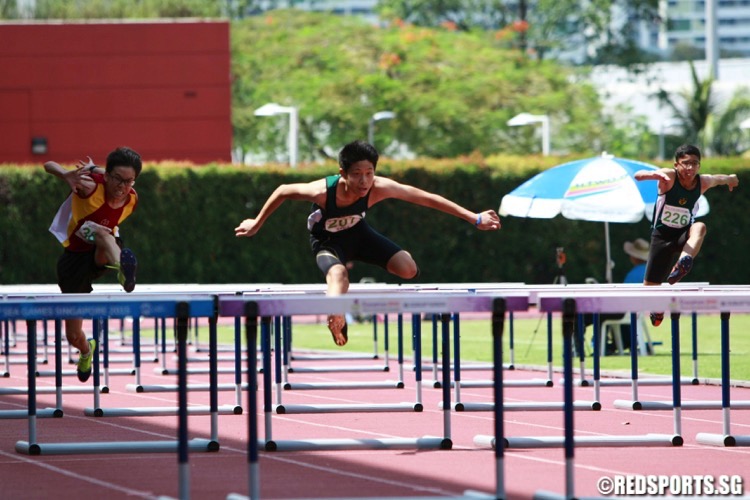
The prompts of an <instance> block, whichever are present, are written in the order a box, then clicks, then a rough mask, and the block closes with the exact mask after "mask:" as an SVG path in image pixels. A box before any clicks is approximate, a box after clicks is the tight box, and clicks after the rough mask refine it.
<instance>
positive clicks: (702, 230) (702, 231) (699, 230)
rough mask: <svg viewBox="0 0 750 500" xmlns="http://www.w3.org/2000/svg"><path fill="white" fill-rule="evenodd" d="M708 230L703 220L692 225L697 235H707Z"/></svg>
mask: <svg viewBox="0 0 750 500" xmlns="http://www.w3.org/2000/svg"><path fill="white" fill-rule="evenodd" d="M707 230H708V228H707V227H706V225H705V224H704V223H703V222H696V223H695V224H693V226H692V231H693V232H694V234H696V235H697V236H705V235H706V231H707Z"/></svg>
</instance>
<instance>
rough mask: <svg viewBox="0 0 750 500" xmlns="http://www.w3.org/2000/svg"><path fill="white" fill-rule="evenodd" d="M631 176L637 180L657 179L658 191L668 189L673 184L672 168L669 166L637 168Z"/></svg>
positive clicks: (662, 191)
mask: <svg viewBox="0 0 750 500" xmlns="http://www.w3.org/2000/svg"><path fill="white" fill-rule="evenodd" d="M633 177H634V178H635V180H637V181H658V190H659V192H660V193H665V192H667V191H669V190H670V189H671V188H672V185H673V184H674V170H673V169H670V168H660V169H659V170H639V171H638V172H636V173H635V174H633Z"/></svg>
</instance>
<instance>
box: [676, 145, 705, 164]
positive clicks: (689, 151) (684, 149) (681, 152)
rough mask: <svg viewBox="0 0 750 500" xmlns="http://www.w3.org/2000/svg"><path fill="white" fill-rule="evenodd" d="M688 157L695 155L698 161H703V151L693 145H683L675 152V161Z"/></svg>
mask: <svg viewBox="0 0 750 500" xmlns="http://www.w3.org/2000/svg"><path fill="white" fill-rule="evenodd" d="M688 155H695V156H697V157H698V160H700V159H701V150H700V149H698V146H693V145H692V144H683V145H682V146H680V147H678V148H677V149H676V150H675V152H674V161H677V160H679V159H680V158H682V157H683V156H688Z"/></svg>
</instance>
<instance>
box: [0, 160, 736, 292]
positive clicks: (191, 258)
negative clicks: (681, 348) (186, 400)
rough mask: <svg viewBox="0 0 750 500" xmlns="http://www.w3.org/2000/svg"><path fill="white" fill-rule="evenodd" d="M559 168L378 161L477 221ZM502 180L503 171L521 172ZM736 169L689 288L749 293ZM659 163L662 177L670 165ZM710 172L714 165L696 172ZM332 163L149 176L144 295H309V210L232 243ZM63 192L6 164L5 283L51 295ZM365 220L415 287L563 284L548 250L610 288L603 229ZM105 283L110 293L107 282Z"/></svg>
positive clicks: (628, 228)
mask: <svg viewBox="0 0 750 500" xmlns="http://www.w3.org/2000/svg"><path fill="white" fill-rule="evenodd" d="M566 160H567V159H562V160H561V159H560V158H526V159H524V160H519V159H517V158H516V159H503V158H489V159H487V160H486V161H485V160H482V159H481V158H461V159H456V160H452V161H448V160H441V161H435V162H433V161H428V160H414V161H410V162H389V161H387V160H384V161H383V162H382V164H381V166H379V167H378V171H379V173H381V174H383V175H388V176H390V177H393V178H394V179H396V180H398V181H401V182H405V183H409V184H413V185H415V186H419V187H421V188H423V189H426V190H429V191H434V192H436V193H439V194H442V195H443V196H446V197H447V198H450V199H452V200H454V201H456V202H458V203H459V204H461V205H464V206H466V207H467V208H470V209H472V210H476V211H479V210H484V209H489V208H493V209H497V208H498V206H499V204H500V200H501V198H502V196H503V195H504V194H506V193H508V192H510V191H511V190H513V189H514V188H515V187H517V186H518V185H519V184H521V183H522V182H523V181H524V180H525V179H527V178H529V177H530V176H531V175H533V174H535V173H536V172H537V171H538V170H539V169H540V168H546V167H548V166H551V165H553V164H558V163H562V162H563V161H566ZM523 163H525V164H526V165H527V167H526V168H525V169H523V168H518V167H515V168H503V164H508V165H510V164H523ZM741 163H742V161H741V160H740V159H737V160H736V161H734V160H731V161H730V160H726V159H724V160H722V161H721V166H722V171H723V172H731V171H737V172H738V175H739V176H740V186H741V187H740V189H739V190H737V191H735V192H733V193H732V194H731V195H730V194H728V193H727V190H726V188H723V187H721V188H715V189H713V190H710V191H709V192H707V193H706V197H707V198H708V200H709V202H710V204H711V213H710V214H709V215H708V216H707V217H705V218H704V220H705V222H706V223H707V225H708V236H707V239H706V242H705V244H704V246H703V249H702V251H701V254H700V256H699V258H698V260H697V265H696V267H695V269H694V271H693V273H692V274H691V276H690V277H691V279H693V280H697V281H709V282H712V283H717V284H739V283H748V282H750V276H748V275H749V274H750V269H749V268H747V267H745V266H741V265H737V263H738V262H743V260H742V258H741V255H742V254H743V253H744V251H745V249H744V247H743V245H742V243H741V238H740V230H741V226H740V225H739V224H738V221H741V220H743V217H742V214H744V213H748V211H750V206H749V207H748V209H749V210H745V206H747V205H748V204H749V202H748V198H747V197H744V196H743V195H742V193H743V190H742V186H744V185H746V183H747V182H749V181H750V176H748V174H747V172H745V171H740V168H741V167H740V165H741ZM665 165H668V163H666V164H665ZM703 169H704V171H705V172H711V171H712V170H711V165H710V161H706V162H705V165H704V167H703ZM336 170H337V168H336V166H335V165H333V164H329V165H324V166H314V167H312V166H303V167H301V168H298V169H295V170H290V169H288V168H283V167H281V166H271V167H267V168H255V167H240V166H232V165H208V166H202V167H191V166H184V165H168V164H158V165H147V166H146V167H145V168H144V171H143V173H142V174H141V176H140V177H139V178H138V182H137V184H136V189H137V190H138V194H139V196H140V204H139V207H138V210H137V211H136V213H135V214H134V215H133V216H132V217H131V218H130V219H128V220H127V221H126V222H125V223H124V224H123V225H122V227H121V232H122V235H123V238H124V240H125V242H126V244H127V245H128V246H130V247H131V248H133V250H134V251H135V253H136V255H137V256H138V259H139V277H138V280H139V282H140V283H317V282H323V277H322V275H321V274H320V272H319V271H318V269H317V267H316V266H315V263H314V260H313V258H312V256H311V253H310V249H309V241H308V234H307V231H306V229H305V225H306V219H307V214H308V212H309V209H310V206H309V204H308V203H299V202H287V203H285V204H284V205H283V206H282V207H281V208H280V209H279V210H278V211H277V212H276V213H275V214H274V215H273V216H272V217H271V219H270V220H269V221H268V222H267V223H266V225H265V226H264V227H263V229H262V230H261V232H260V233H259V234H258V235H257V236H255V237H253V238H250V239H248V238H236V237H235V236H234V228H235V227H236V225H237V224H238V223H239V222H240V221H241V220H243V219H244V218H247V217H253V216H255V215H256V214H257V212H258V210H259V209H260V207H261V205H262V204H263V202H264V201H265V199H266V198H267V197H268V195H269V194H270V193H271V192H272V191H273V189H274V188H275V187H276V186H277V185H279V184H281V183H290V182H306V181H309V180H313V179H316V178H320V177H322V176H324V175H327V174H329V173H333V172H336ZM66 191H67V186H66V185H65V184H64V183H63V182H61V181H60V180H59V179H57V178H55V177H53V176H51V175H49V174H46V173H44V171H43V169H42V167H41V166H33V167H31V166H7V165H6V166H0V207H2V211H1V212H0V235H2V245H1V246H0V282H2V283H3V284H24V283H29V284H31V283H54V282H55V281H56V278H55V262H56V259H57V257H58V255H59V254H60V252H61V247H60V245H59V244H58V243H57V241H56V240H55V238H54V237H53V236H52V235H51V234H50V233H49V232H48V231H47V228H48V227H49V224H50V222H51V220H52V217H53V216H54V214H55V212H56V210H57V208H58V206H59V205H60V203H61V202H62V201H63V200H64V198H65V196H66V195H67V192H66ZM367 219H368V222H369V223H370V224H371V225H372V226H373V227H375V228H376V229H377V230H378V231H380V232H382V233H383V234H385V235H387V236H389V237H390V238H391V239H393V240H394V241H396V242H397V243H399V244H400V245H401V246H402V247H403V248H404V249H406V250H408V251H409V252H411V254H412V255H413V256H414V258H415V259H416V260H417V263H418V264H419V266H420V270H421V275H420V276H419V278H418V280H419V282H423V283H448V282H526V283H550V282H552V281H553V280H554V278H555V276H556V274H557V267H556V265H555V248H556V247H560V246H561V247H564V248H565V250H566V253H567V258H568V261H567V265H566V266H565V274H566V276H567V278H568V280H569V281H570V282H571V283H580V282H583V281H584V280H585V278H587V277H594V278H596V279H597V280H599V281H604V267H605V265H604V263H605V248H604V225H603V224H602V223H593V222H582V221H571V220H567V219H564V218H562V217H560V216H558V217H556V218H555V219H551V220H539V219H523V218H515V217H506V218H503V228H502V230H501V231H497V232H483V231H477V230H476V229H474V227H473V226H472V225H471V224H468V223H466V222H464V221H460V220H458V219H455V218H453V217H450V216H448V215H445V214H443V213H441V212H436V211H434V210H429V209H426V208H422V207H417V206H413V205H409V204H406V203H404V202H400V201H396V200H387V201H385V202H383V203H381V204H379V205H376V206H375V207H374V208H373V209H371V210H370V212H368V215H367ZM648 234H649V227H648V222H647V221H646V220H645V219H644V220H643V221H641V222H639V223H637V224H610V235H611V241H612V244H611V246H612V258H613V260H614V261H615V269H614V279H615V281H620V280H622V279H623V277H624V275H625V273H626V272H627V271H628V269H629V267H630V265H629V262H628V260H627V257H626V256H625V254H624V253H623V251H622V243H623V242H624V241H626V240H632V239H634V238H637V237H645V238H648ZM363 277H374V278H376V279H377V280H378V281H383V282H390V283H395V282H398V280H397V278H395V277H393V276H390V275H388V274H387V273H385V272H384V271H382V270H380V269H378V268H376V267H374V266H370V265H366V264H361V263H357V264H356V265H355V267H354V268H353V270H352V272H351V279H352V282H356V281H359V280H360V279H361V278H363ZM103 282H113V277H112V276H109V277H107V278H105V279H104V280H103Z"/></svg>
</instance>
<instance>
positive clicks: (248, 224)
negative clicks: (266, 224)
mask: <svg viewBox="0 0 750 500" xmlns="http://www.w3.org/2000/svg"><path fill="white" fill-rule="evenodd" d="M259 229H260V224H259V223H258V220H257V219H245V220H243V221H242V222H240V225H239V226H237V227H235V228H234V235H235V236H254V235H255V233H257V232H258V230H259Z"/></svg>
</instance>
